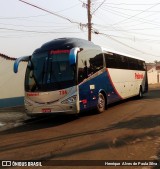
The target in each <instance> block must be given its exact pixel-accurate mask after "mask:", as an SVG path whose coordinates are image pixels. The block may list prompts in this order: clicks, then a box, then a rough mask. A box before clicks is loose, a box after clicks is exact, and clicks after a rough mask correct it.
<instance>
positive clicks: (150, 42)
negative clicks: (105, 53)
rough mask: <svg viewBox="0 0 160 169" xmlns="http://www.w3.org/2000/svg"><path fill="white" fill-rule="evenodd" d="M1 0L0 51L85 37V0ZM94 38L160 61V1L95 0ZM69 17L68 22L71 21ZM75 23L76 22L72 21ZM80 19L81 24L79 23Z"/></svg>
mask: <svg viewBox="0 0 160 169" xmlns="http://www.w3.org/2000/svg"><path fill="white" fill-rule="evenodd" d="M25 1H27V2H29V3H32V4H34V5H37V6H39V7H41V8H43V9H46V10H49V11H51V12H53V13H57V14H59V15H60V16H63V17H64V18H60V17H57V16H55V15H52V14H49V13H47V12H44V11H42V10H39V9H37V8H35V7H32V6H29V5H27V4H25V3H22V2H20V1H19V0H0V2H1V5H0V53H3V54H6V55H8V56H10V57H20V56H24V55H30V54H32V53H33V51H34V50H35V49H36V48H38V47H40V46H41V45H42V44H43V43H45V42H47V41H50V40H52V39H55V38H61V37H79V38H83V39H87V28H86V27H85V26H80V25H82V24H83V25H85V24H86V23H87V9H86V7H85V4H86V3H87V1H86V0H25ZM91 1H92V13H93V15H92V23H93V24H92V26H93V31H96V32H99V34H98V35H97V34H94V33H93V34H92V41H93V42H94V43H96V44H99V45H101V46H103V47H105V48H108V49H112V50H115V51H119V52H122V53H126V54H130V55H133V56H136V57H140V58H143V59H145V60H146V61H147V62H153V61H155V60H159V61H160V19H159V18H160V0H152V1H151V0H134V1H133V0H114V1H113V0H91ZM67 19H69V20H70V21H71V22H72V23H71V22H70V21H68V20H67ZM73 22H75V23H73ZM80 23H81V24H80Z"/></svg>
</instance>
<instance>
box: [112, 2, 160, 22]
mask: <svg viewBox="0 0 160 169" xmlns="http://www.w3.org/2000/svg"><path fill="white" fill-rule="evenodd" d="M159 4H160V3H156V4H154V5H153V6H151V7H149V8H147V9H145V10H143V11H141V12H139V13H137V14H135V15H132V16H130V17H128V18H126V19H124V20H122V21H120V22H117V23H115V24H113V25H118V24H120V23H123V22H125V21H126V20H129V19H131V18H133V17H136V16H138V15H140V14H142V13H144V12H146V11H148V10H150V9H151V8H154V7H155V6H157V5H159Z"/></svg>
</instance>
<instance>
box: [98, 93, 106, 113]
mask: <svg viewBox="0 0 160 169" xmlns="http://www.w3.org/2000/svg"><path fill="white" fill-rule="evenodd" d="M105 105H106V100H105V97H104V95H103V94H102V93H99V94H98V103H97V112H98V113H102V112H104V111H105Z"/></svg>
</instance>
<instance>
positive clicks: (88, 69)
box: [78, 49, 103, 83]
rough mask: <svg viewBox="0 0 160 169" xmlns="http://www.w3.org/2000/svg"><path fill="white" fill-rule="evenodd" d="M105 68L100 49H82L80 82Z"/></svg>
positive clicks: (79, 72) (79, 66) (79, 68)
mask: <svg viewBox="0 0 160 169" xmlns="http://www.w3.org/2000/svg"><path fill="white" fill-rule="evenodd" d="M102 68H103V54H102V53H101V50H100V49H88V50H82V51H81V52H79V53H78V83H81V82H82V81H83V80H84V79H86V78H88V77H90V76H92V75H93V74H94V73H96V72H97V71H99V70H100V69H102Z"/></svg>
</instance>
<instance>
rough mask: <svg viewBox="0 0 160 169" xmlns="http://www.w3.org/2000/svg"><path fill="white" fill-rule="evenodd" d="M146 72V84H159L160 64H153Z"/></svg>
mask: <svg viewBox="0 0 160 169" xmlns="http://www.w3.org/2000/svg"><path fill="white" fill-rule="evenodd" d="M147 72H148V84H155V83H160V64H154V65H153V66H151V67H150V68H149V69H148V71H147Z"/></svg>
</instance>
